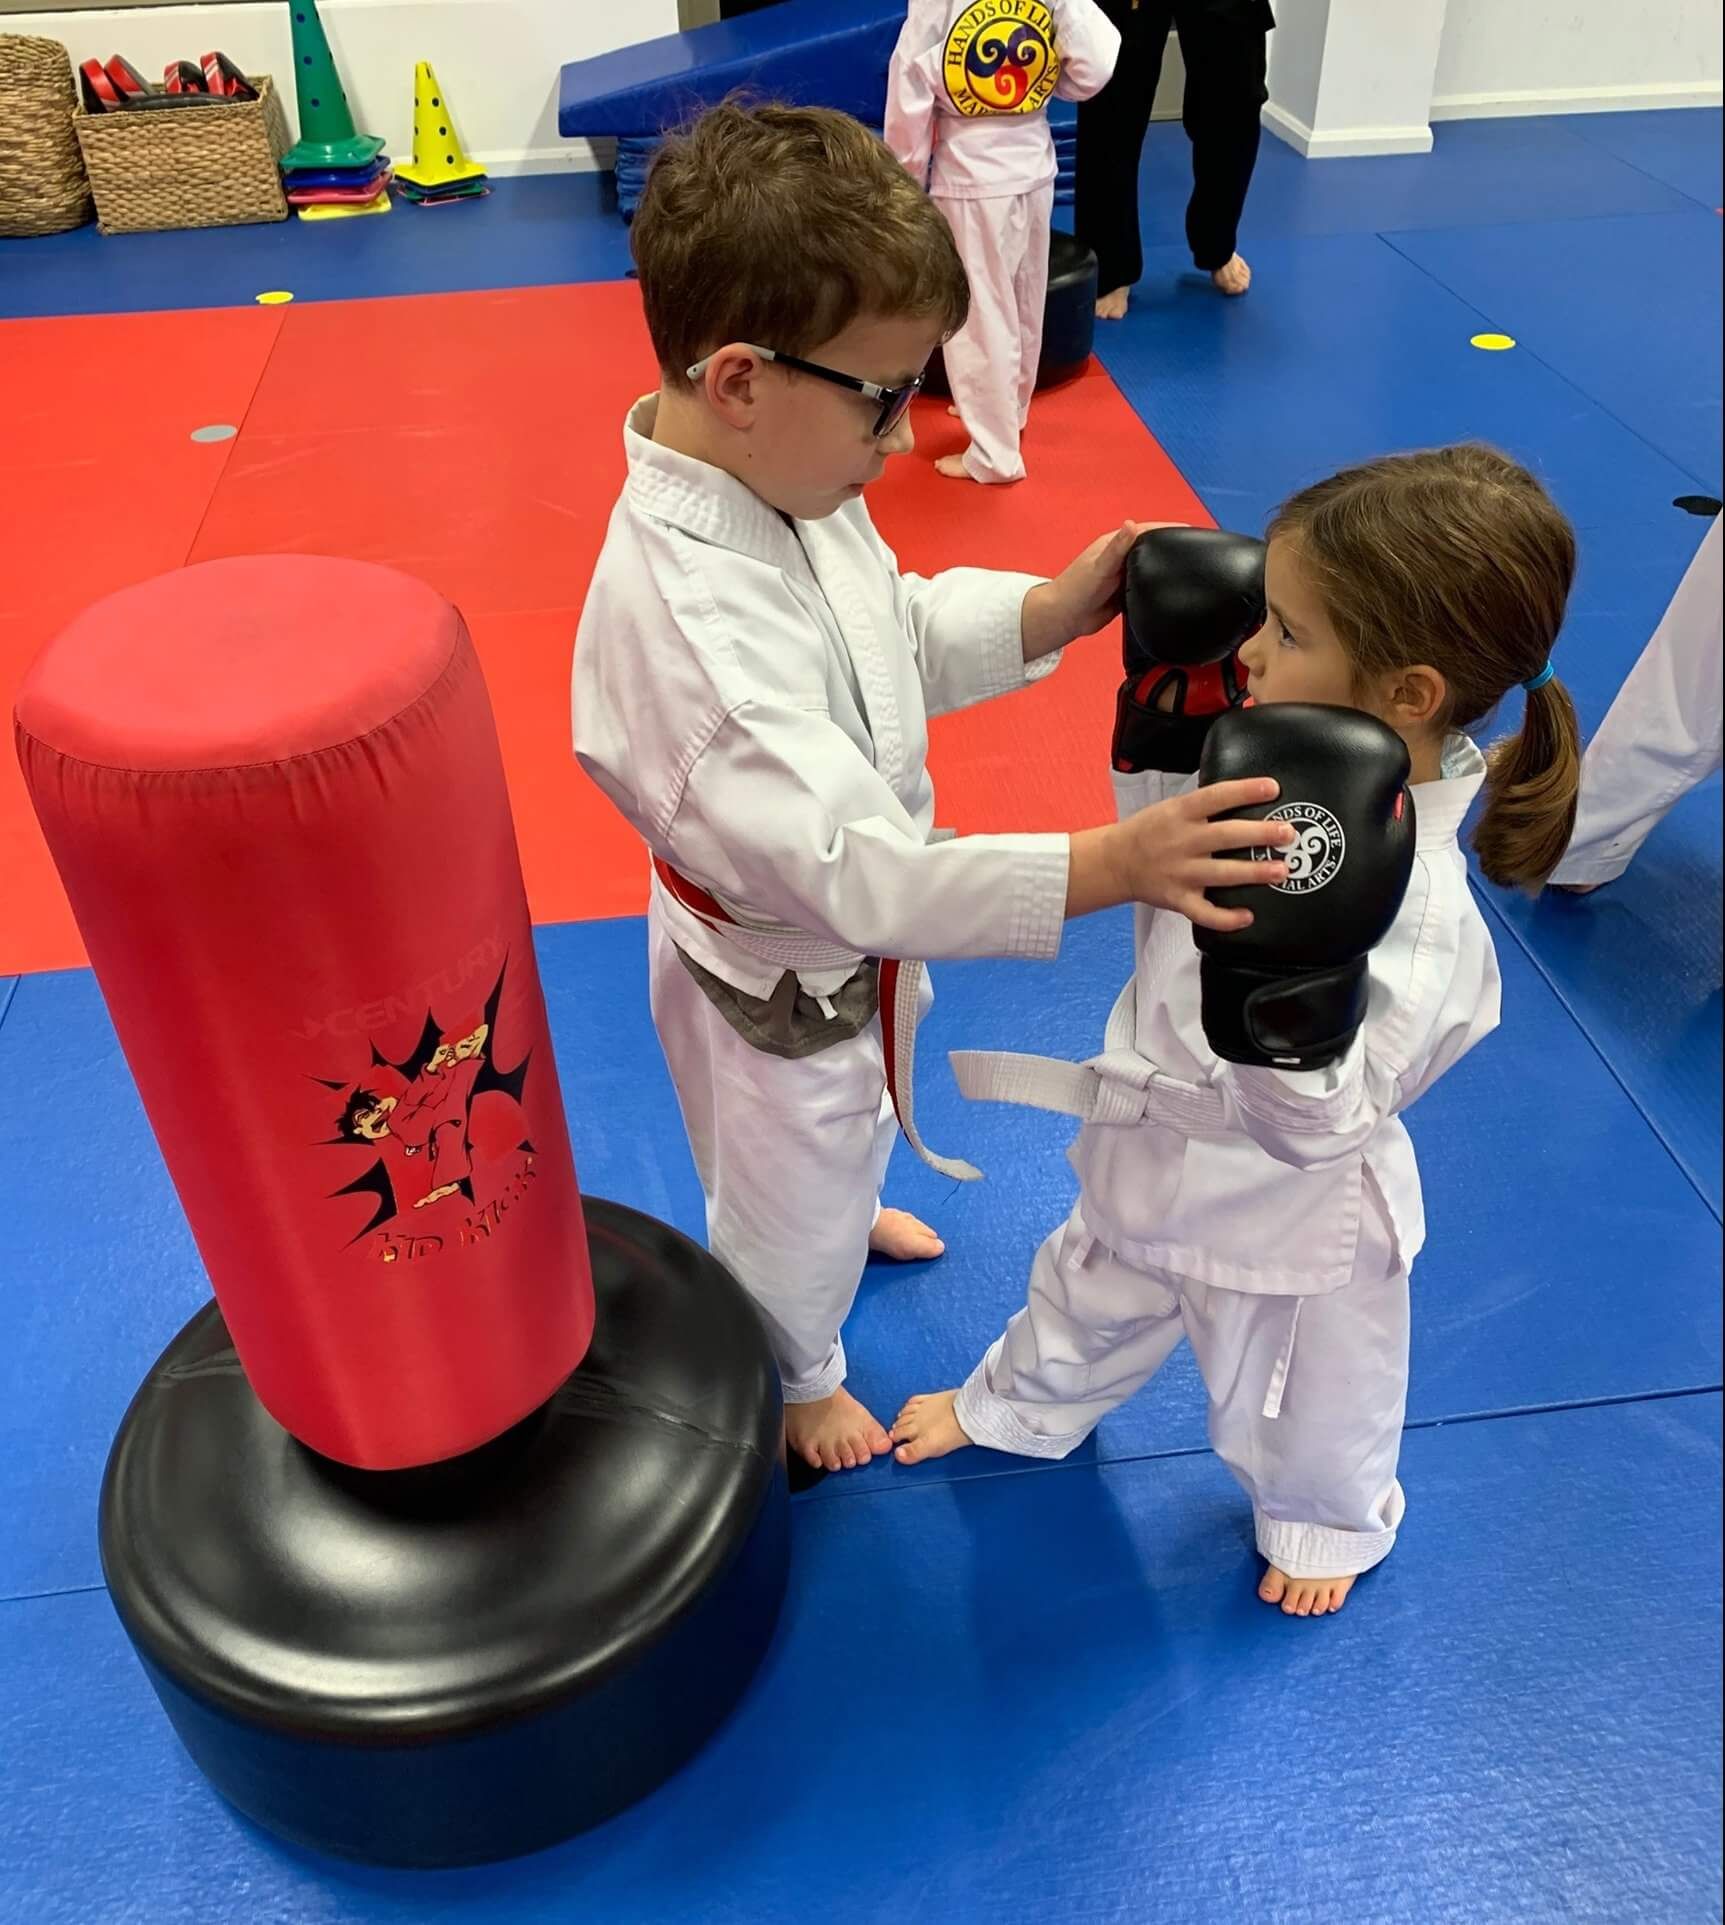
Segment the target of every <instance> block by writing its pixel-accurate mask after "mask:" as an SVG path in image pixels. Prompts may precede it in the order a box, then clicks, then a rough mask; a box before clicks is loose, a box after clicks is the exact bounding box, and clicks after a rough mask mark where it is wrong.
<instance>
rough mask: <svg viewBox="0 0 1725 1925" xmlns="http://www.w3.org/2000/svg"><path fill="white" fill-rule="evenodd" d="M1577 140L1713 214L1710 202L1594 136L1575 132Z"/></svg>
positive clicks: (1672, 110)
mask: <svg viewBox="0 0 1725 1925" xmlns="http://www.w3.org/2000/svg"><path fill="white" fill-rule="evenodd" d="M1640 111H1641V112H1642V113H1659V112H1661V111H1663V112H1665V113H1697V114H1716V113H1718V112H1719V109H1718V108H1717V107H1667V108H1664V109H1660V108H1658V107H1644V108H1642V109H1640ZM1575 138H1576V139H1577V140H1580V141H1585V142H1586V143H1587V145H1588V146H1589V147H1597V148H1598V149H1599V151H1600V152H1601V153H1602V154H1610V155H1611V158H1612V159H1613V160H1615V161H1617V162H1619V163H1620V164H1621V165H1623V166H1624V167H1629V168H1633V170H1634V171H1635V172H1636V173H1638V174H1639V175H1640V176H1641V177H1642V179H1643V180H1650V181H1653V182H1655V183H1656V184H1657V185H1659V186H1660V187H1665V188H1669V189H1670V191H1671V192H1672V193H1673V194H1681V195H1682V196H1683V198H1684V199H1685V200H1686V201H1687V202H1688V203H1689V205H1690V206H1691V207H1699V208H1702V209H1704V210H1705V211H1706V212H1707V213H1709V214H1711V213H1712V212H1713V208H1712V205H1711V204H1710V203H1709V202H1707V201H1702V200H1697V199H1696V198H1695V196H1694V195H1693V194H1691V193H1690V191H1689V189H1688V188H1687V187H1679V186H1678V185H1677V183H1676V182H1675V181H1669V180H1667V179H1666V178H1665V177H1664V175H1663V174H1656V173H1654V172H1653V171H1652V169H1651V168H1647V167H1643V166H1642V165H1641V163H1640V161H1638V160H1628V159H1625V157H1624V156H1623V155H1622V154H1619V153H1615V152H1613V151H1612V149H1611V148H1609V147H1607V146H1606V145H1605V143H1604V142H1603V141H1602V140H1599V139H1598V138H1596V137H1595V136H1594V135H1593V134H1588V133H1582V132H1580V131H1579V130H1575ZM1592 218H1594V219H1599V218H1609V217H1601V216H1598V215H1595V216H1593V217H1592Z"/></svg>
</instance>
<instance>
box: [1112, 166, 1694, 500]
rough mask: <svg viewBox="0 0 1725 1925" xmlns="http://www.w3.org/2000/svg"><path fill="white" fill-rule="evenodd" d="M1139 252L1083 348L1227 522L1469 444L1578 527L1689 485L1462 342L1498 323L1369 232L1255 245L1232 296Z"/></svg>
mask: <svg viewBox="0 0 1725 1925" xmlns="http://www.w3.org/2000/svg"><path fill="white" fill-rule="evenodd" d="M1335 164H1337V165H1340V164H1341V163H1335ZM1565 231H1566V232H1569V233H1570V234H1571V235H1572V236H1576V237H1577V238H1576V239H1575V242H1574V244H1575V245H1576V246H1577V247H1578V248H1579V247H1580V246H1581V245H1582V244H1583V243H1582V241H1581V240H1580V239H1579V235H1580V233H1581V230H1580V229H1579V228H1577V227H1575V226H1574V225H1573V224H1572V225H1571V226H1570V227H1569V228H1567V229H1566V230H1565ZM1145 259H1146V267H1145V277H1144V280H1143V281H1142V282H1141V283H1140V285H1139V288H1138V290H1137V293H1136V294H1135V296H1134V298H1133V302H1132V307H1131V310H1130V312H1129V313H1128V314H1127V316H1126V318H1125V320H1123V321H1120V322H1115V323H1111V324H1109V325H1108V326H1106V327H1102V326H1099V327H1098V328H1097V352H1098V354H1099V355H1100V356H1101V359H1102V362H1103V365H1104V366H1105V367H1106V368H1107V370H1108V372H1109V373H1110V374H1111V375H1112V376H1113V377H1114V380H1115V382H1116V383H1117V384H1118V385H1119V387H1120V388H1121V390H1122V392H1123V393H1124V394H1125V395H1126V397H1127V399H1128V400H1129V401H1130V402H1131V403H1132V405H1133V406H1134V407H1135V408H1136V409H1137V411H1138V413H1139V414H1140V415H1141V416H1142V417H1143V419H1144V421H1145V422H1146V424H1147V425H1148V426H1149V428H1150V431H1151V432H1152V433H1153V434H1154V435H1155V436H1156V438H1157V440H1158V441H1159V442H1160V443H1161V444H1162V446H1163V448H1164V449H1165V450H1166V451H1167V453H1168V455H1169V456H1170V457H1171V458H1172V460H1173V461H1174V463H1175V465H1176V466H1177V467H1178V468H1179V469H1180V471H1181V472H1182V473H1183V474H1184V475H1185V477H1186V479H1187V480H1188V481H1189V482H1191V484H1192V486H1193V487H1194V488H1195V489H1197V491H1198V493H1199V494H1200V495H1201V496H1202V497H1203V499H1204V503H1205V506H1206V507H1208V508H1209V509H1210V511H1211V513H1212V514H1214V515H1215V516H1216V518H1217V520H1218V521H1220V522H1222V523H1223V525H1224V526H1228V527H1235V528H1256V527H1260V526H1261V525H1262V524H1263V522H1264V520H1265V519H1266V517H1267V516H1268V514H1269V512H1270V510H1271V509H1272V508H1273V507H1274V506H1275V505H1276V503H1277V502H1279V501H1280V500H1282V499H1283V497H1284V496H1286V495H1288V494H1289V493H1291V492H1292V491H1293V490H1294V489H1296V488H1299V487H1302V486H1304V485H1305V484H1306V483H1308V482H1312V481H1315V480H1317V479H1319V478H1320V477H1321V476H1323V475H1326V474H1329V473H1331V472H1333V471H1334V470H1335V469H1337V468H1340V467H1344V466H1346V465H1347V464H1348V463H1350V462H1354V461H1361V460H1366V459H1369V458H1370V457H1371V456H1374V455H1380V454H1383V453H1384V452H1385V451H1386V450H1389V449H1395V448H1413V447H1426V446H1430V445H1432V444H1434V443H1437V442H1445V441H1460V440H1468V439H1477V438H1483V439H1486V440H1489V441H1494V442H1497V443H1498V444H1499V445H1501V446H1503V447H1505V448H1507V449H1508V450H1509V451H1510V452H1511V453H1513V454H1515V455H1517V456H1518V457H1519V458H1520V459H1522V460H1523V461H1526V462H1527V463H1528V464H1529V466H1531V467H1532V468H1533V469H1534V471H1535V472H1536V473H1538V474H1540V475H1541V476H1542V477H1544V478H1546V479H1547V480H1548V481H1549V483H1550V485H1551V487H1552V490H1553V492H1554V494H1555V495H1556V496H1557V499H1558V500H1559V501H1560V502H1561V503H1562V505H1563V506H1564V507H1565V508H1566V509H1567V510H1568V511H1569V513H1570V514H1571V515H1572V516H1574V517H1575V519H1576V520H1577V522H1578V523H1579V524H1581V526H1582V527H1583V528H1584V529H1587V530H1591V529H1595V528H1600V527H1609V526H1611V525H1612V524H1614V523H1615V522H1617V521H1619V520H1621V519H1622V518H1624V517H1625V516H1630V517H1638V518H1645V517H1647V516H1649V515H1652V514H1657V513H1660V512H1663V511H1665V510H1666V509H1667V506H1668V504H1669V503H1670V501H1671V500H1672V498H1673V497H1674V496H1675V495H1678V494H1682V493H1684V492H1685V491H1688V490H1692V489H1693V487H1694V485H1695V484H1694V480H1693V478H1692V477H1691V476H1690V475H1689V474H1688V472H1687V471H1686V470H1685V469H1684V468H1682V467H1681V466H1680V465H1678V464H1677V463H1676V462H1674V461H1673V460H1671V459H1669V458H1668V457H1667V456H1665V455H1663V454H1661V453H1659V452H1658V451H1657V450H1655V449H1653V448H1651V447H1649V446H1648V445H1647V443H1646V442H1645V441H1644V440H1643V439H1642V438H1641V437H1640V436H1639V435H1638V434H1636V433H1634V432H1633V431H1632V430H1631V429H1629V428H1626V427H1624V426H1622V425H1621V424H1620V423H1618V422H1616V421H1614V420H1612V419H1611V417H1610V416H1609V415H1608V414H1606V413H1605V412H1604V411H1603V410H1602V409H1600V408H1597V407H1595V406H1593V405H1591V404H1590V403H1589V402H1588V401H1587V400H1586V399H1585V397H1583V396H1582V395H1579V394H1578V393H1577V392H1576V390H1575V388H1574V386H1573V385H1572V384H1571V383H1570V382H1569V381H1567V380H1565V379H1564V378H1563V377H1562V376H1561V375H1559V374H1556V373H1554V372H1553V371H1552V370H1551V369H1550V368H1548V367H1546V366H1545V365H1544V364H1543V363H1542V362H1541V361H1539V360H1538V359H1536V358H1535V357H1534V356H1533V355H1531V354H1527V353H1507V354H1504V353H1498V354H1493V353H1487V352H1482V351H1481V350H1480V349H1478V348H1474V347H1470V346H1469V341H1470V338H1471V337H1472V336H1473V335H1475V334H1478V333H1481V332H1485V331H1497V330H1498V329H1500V327H1502V325H1503V323H1502V319H1501V317H1498V316H1495V315H1487V314H1484V313H1482V312H1481V311H1480V310H1479V309H1478V308H1476V307H1473V306H1470V305H1469V304H1468V303H1467V302H1465V301H1463V300H1461V299H1459V298H1458V297H1457V296H1455V295H1454V294H1451V293H1449V292H1448V291H1447V290H1446V289H1445V288H1443V287H1441V286H1439V285H1438V283H1437V282H1436V281H1434V280H1433V279H1432V277H1431V276H1430V275H1429V274H1427V273H1425V272H1424V271H1423V270H1422V269H1421V268H1419V267H1417V266H1416V265H1415V264H1414V263H1413V262H1412V261H1411V260H1409V259H1408V258H1407V256H1406V255H1405V254H1402V253H1400V252H1398V251H1397V248H1396V247H1393V246H1391V245H1390V243H1389V242H1388V241H1387V240H1384V239H1382V238H1380V237H1378V236H1376V235H1370V234H1318V235H1298V236H1289V237H1288V238H1286V239H1276V240H1271V241H1260V242H1258V243H1256V244H1255V245H1254V248H1253V252H1252V266H1253V272H1254V275H1255V276H1256V279H1255V281H1254V285H1253V289H1252V292H1251V293H1250V294H1248V295H1246V296H1245V297H1244V298H1243V299H1240V300H1234V301H1229V300H1225V299H1223V298H1222V297H1221V296H1219V295H1217V293H1216V292H1215V290H1214V289H1213V288H1212V287H1211V286H1210V282H1209V277H1208V276H1207V275H1197V274H1195V273H1193V271H1192V269H1191V266H1190V263H1189V261H1188V260H1187V257H1186V252H1185V249H1184V248H1171V247H1158V248H1151V249H1148V250H1146V256H1145ZM1508 331H1510V332H1513V331H1514V330H1513V328H1512V329H1509V330H1508Z"/></svg>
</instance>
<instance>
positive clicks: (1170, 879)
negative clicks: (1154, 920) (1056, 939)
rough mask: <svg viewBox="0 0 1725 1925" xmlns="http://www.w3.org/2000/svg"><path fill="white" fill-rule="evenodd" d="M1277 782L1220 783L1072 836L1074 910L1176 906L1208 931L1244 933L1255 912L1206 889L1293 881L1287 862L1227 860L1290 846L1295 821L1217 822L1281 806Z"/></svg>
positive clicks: (1069, 897) (1070, 895) (1070, 907)
mask: <svg viewBox="0 0 1725 1925" xmlns="http://www.w3.org/2000/svg"><path fill="white" fill-rule="evenodd" d="M1277 793H1278V788H1277V784H1276V783H1275V782H1274V781H1272V780H1271V779H1270V778H1269V777H1268V776H1253V777H1251V778H1250V779H1248V780H1246V781H1241V782H1216V783H1212V784H1211V785H1210V786H1209V787H1208V788H1203V789H1194V790H1192V791H1191V792H1190V794H1187V795H1179V796H1175V797H1174V798H1173V799H1172V800H1171V801H1167V802H1153V803H1151V805H1150V806H1149V808H1147V809H1140V810H1139V811H1138V813H1137V814H1136V815H1130V816H1128V817H1127V818H1126V820H1125V821H1124V822H1118V823H1115V824H1113V825H1112V826H1110V827H1108V828H1105V829H1085V830H1081V831H1080V832H1079V833H1078V834H1077V835H1075V836H1073V837H1072V839H1071V858H1070V864H1069V867H1068V870H1067V881H1066V913H1067V915H1068V916H1069V917H1070V916H1083V915H1088V914H1090V912H1091V911H1092V910H1096V909H1109V908H1112V907H1113V906H1114V905H1115V904H1117V903H1122V902H1146V903H1149V904H1150V905H1151V906H1152V907H1154V908H1158V909H1173V910H1176V911H1178V913H1179V914H1181V915H1182V916H1186V917H1188V918H1189V919H1190V920H1191V921H1193V922H1195V923H1197V924H1199V925H1200V927H1202V928H1205V929H1244V928H1246V927H1247V926H1248V925H1249V924H1250V923H1251V920H1252V914H1251V911H1250V910H1248V909H1219V908H1218V907H1217V906H1216V905H1215V903H1213V902H1211V901H1210V900H1209V899H1208V897H1206V895H1205V894H1204V891H1205V890H1206V889H1236V888H1239V887H1241V886H1242V885H1250V884H1260V885H1264V886H1269V885H1270V884H1273V883H1278V882H1286V881H1287V879H1288V867H1287V864H1286V863H1285V862H1281V861H1277V860H1273V859H1272V860H1263V859H1260V860H1258V861H1256V862H1254V861H1251V860H1250V859H1247V860H1244V861H1242V860H1240V859H1239V858H1238V857H1236V858H1235V859H1234V860H1232V861H1228V860H1224V859H1223V852H1224V851H1227V850H1237V851H1242V852H1243V851H1245V850H1247V849H1283V848H1286V847H1287V845H1288V844H1289V843H1290V842H1292V841H1293V840H1294V828H1293V825H1292V824H1291V823H1288V822H1259V821H1247V820H1244V819H1242V818H1239V817H1236V818H1234V819H1233V820H1232V821H1228V822H1217V821H1214V820H1212V818H1213V817H1215V816H1219V815H1224V814H1226V813H1227V811H1228V810H1230V809H1244V808H1249V807H1250V806H1252V805H1253V804H1254V803H1259V802H1274V801H1275V799H1276V795H1277Z"/></svg>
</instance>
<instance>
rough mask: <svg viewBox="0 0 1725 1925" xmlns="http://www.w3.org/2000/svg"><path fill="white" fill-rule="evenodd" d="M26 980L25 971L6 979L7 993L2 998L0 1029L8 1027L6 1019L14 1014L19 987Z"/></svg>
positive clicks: (0, 997) (0, 998)
mask: <svg viewBox="0 0 1725 1925" xmlns="http://www.w3.org/2000/svg"><path fill="white" fill-rule="evenodd" d="M23 980H24V974H23V971H22V970H20V971H19V973H18V974H17V975H16V976H9V977H8V978H7V979H6V993H5V994H4V995H3V996H0V1029H4V1028H5V1027H6V1018H7V1017H8V1016H10V1015H11V1013H12V1004H13V1000H14V999H15V998H16V996H17V994H18V985H19V984H20V983H21V982H22V981H23Z"/></svg>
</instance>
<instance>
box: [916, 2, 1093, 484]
mask: <svg viewBox="0 0 1725 1925" xmlns="http://www.w3.org/2000/svg"><path fill="white" fill-rule="evenodd" d="M1119 51H1120V34H1119V30H1118V29H1117V28H1116V27H1115V26H1114V24H1113V22H1112V21H1111V20H1109V18H1108V16H1107V15H1106V14H1105V13H1103V11H1102V10H1101V8H1100V7H1098V6H1097V5H1096V4H1095V0H910V9H909V12H908V13H907V15H906V17H905V23H904V28H903V31H902V32H901V33H900V34H899V38H898V45H897V46H896V47H895V48H894V50H893V56H892V64H891V66H890V67H889V68H888V70H887V90H886V127H885V133H886V142H887V145H888V146H889V147H890V148H891V149H892V150H893V152H894V153H895V154H896V155H897V156H898V158H899V159H900V160H901V161H903V163H904V164H905V166H906V167H907V168H909V170H910V173H911V177H912V178H913V179H914V180H915V181H916V184H917V185H918V186H919V187H921V186H924V185H926V186H927V188H928V190H929V193H930V194H931V195H932V196H933V199H934V203H935V205H936V206H937V207H938V208H939V209H940V211H941V213H942V214H944V215H945V216H946V219H947V222H948V224H949V225H950V226H951V228H952V232H953V237H954V239H955V240H956V241H957V242H958V251H959V255H960V257H961V258H962V259H963V261H964V268H965V273H966V274H967V275H968V276H969V277H970V319H969V320H968V321H967V322H966V323H965V325H964V326H963V327H962V328H961V329H959V331H958V333H957V334H956V335H954V336H953V338H952V339H951V340H950V341H948V342H947V344H946V350H945V352H946V375H947V382H948V385H949V386H950V387H951V389H952V395H953V402H954V412H955V413H956V414H958V416H959V417H960V418H961V419H962V421H963V422H964V425H965V427H966V428H967V429H968V430H969V433H970V446H969V447H968V448H967V449H966V450H965V451H964V453H963V454H962V455H942V456H941V458H940V460H939V461H937V462H936V463H935V466H936V467H937V468H938V469H939V470H940V472H941V473H942V474H943V475H950V476H953V477H955V478H957V477H963V476H965V475H968V476H969V477H970V479H971V480H972V481H982V482H1004V481H1021V480H1022V479H1023V478H1024V460H1023V457H1022V456H1021V455H1020V453H1019V449H1018V437H1019V435H1020V433H1021V432H1022V431H1023V428H1024V424H1025V422H1026V421H1027V420H1028V419H1029V417H1030V397H1031V394H1032V392H1033V391H1034V389H1035V387H1036V365H1037V362H1038V360H1039V359H1040V358H1041V353H1042V311H1043V304H1044V301H1045V299H1046V297H1047V293H1048V236H1049V231H1050V226H1051V222H1052V216H1053V212H1054V181H1055V174H1056V171H1057V170H1056V166H1055V160H1054V137H1053V135H1052V134H1050V133H1049V131H1048V113H1047V107H1048V101H1049V98H1050V96H1051V95H1054V94H1058V95H1059V96H1060V98H1061V99H1062V100H1088V99H1089V98H1090V97H1091V95H1092V94H1096V93H1099V92H1100V91H1101V90H1102V89H1103V88H1104V87H1105V86H1106V85H1107V84H1108V79H1109V76H1110V75H1111V74H1112V73H1113V71H1114V60H1115V56H1116V55H1117V54H1118V53H1119Z"/></svg>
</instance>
